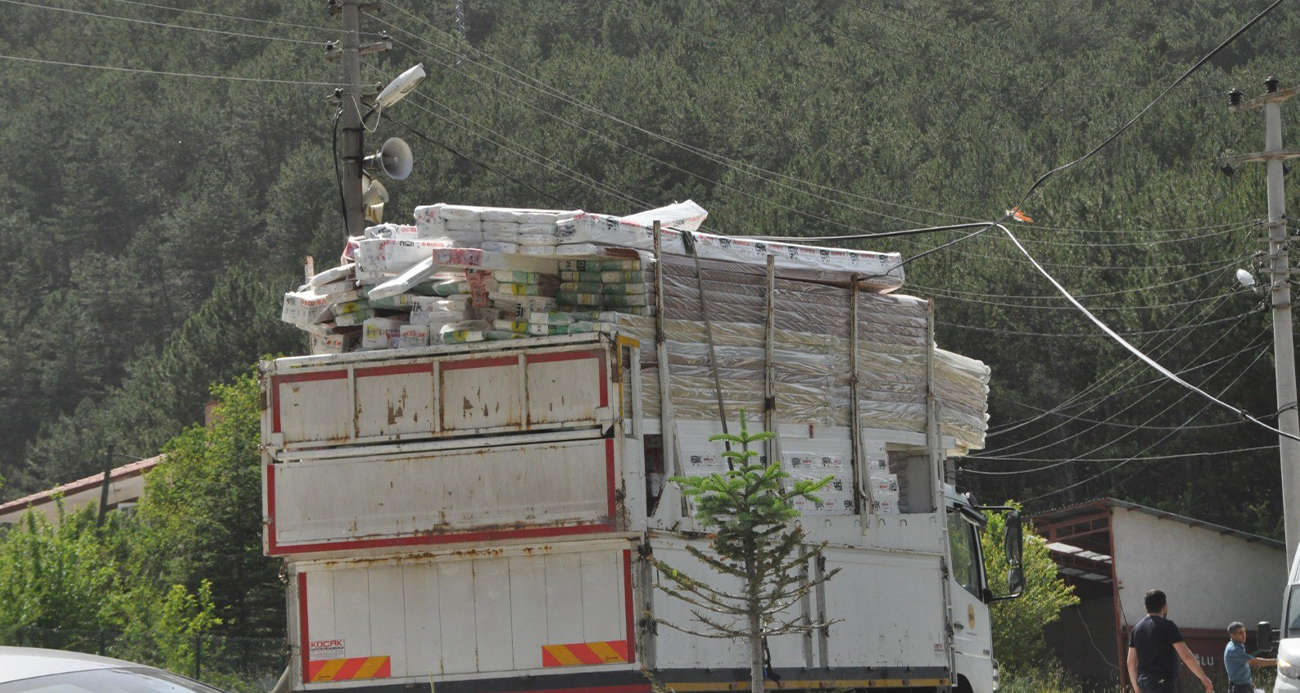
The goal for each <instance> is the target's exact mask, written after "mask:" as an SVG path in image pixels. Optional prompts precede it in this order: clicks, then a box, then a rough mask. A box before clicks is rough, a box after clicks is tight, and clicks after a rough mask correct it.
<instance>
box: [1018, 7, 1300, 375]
mask: <svg viewBox="0 0 1300 693" xmlns="http://www.w3.org/2000/svg"><path fill="white" fill-rule="evenodd" d="M1283 1H1284V0H1274V2H1273V3H1272V4H1271V5H1269V6H1268V7H1266V8H1264V10H1263V11H1262V12H1260V13H1259V14H1257V15H1255V17H1254V18H1253V19H1251V20H1250V21H1248V22H1246V23H1245V24H1244V25H1242V27H1241V28H1240V29H1237V30H1236V31H1235V32H1233V33H1232V35H1231V36H1229V37H1228V38H1226V39H1224V40H1223V42H1222V43H1220V44H1219V45H1218V46H1215V47H1214V50H1211V51H1210V52H1209V53H1206V54H1205V55H1204V56H1202V57H1201V59H1200V60H1197V61H1196V63H1195V64H1193V65H1192V66H1191V67H1189V68H1187V71H1186V72H1184V73H1183V74H1182V75H1180V76H1179V77H1178V79H1176V80H1174V81H1173V83H1172V84H1170V85H1169V86H1167V87H1165V88H1164V90H1163V91H1161V92H1160V93H1159V94H1158V95H1157V96H1156V98H1154V99H1152V101H1151V103H1149V104H1147V105H1146V106H1145V107H1143V109H1142V110H1140V111H1138V113H1137V115H1135V116H1133V117H1132V118H1131V119H1129V121H1128V122H1127V123H1124V125H1122V126H1120V128H1119V129H1118V130H1116V131H1115V132H1113V133H1111V135H1110V136H1109V137H1107V138H1106V139H1104V140H1102V142H1101V144H1098V145H1097V146H1095V147H1093V148H1092V149H1090V150H1089V151H1088V153H1086V154H1084V155H1083V156H1081V157H1079V158H1077V159H1075V160H1073V161H1070V162H1067V163H1065V164H1062V165H1060V166H1057V167H1056V168H1054V169H1052V170H1050V171H1048V172H1047V173H1044V174H1043V175H1042V176H1039V178H1038V180H1036V181H1034V184H1033V185H1031V186H1029V190H1028V191H1026V192H1025V195H1024V197H1022V198H1021V200H1020V204H1018V205H1016V207H1022V206H1024V204H1025V203H1026V202H1028V201H1029V198H1030V197H1032V196H1033V195H1034V193H1035V192H1037V191H1038V189H1039V188H1040V187H1041V186H1042V185H1043V184H1045V183H1046V182H1047V181H1048V180H1050V179H1052V178H1054V177H1055V176H1056V175H1057V174H1059V173H1061V172H1062V171H1065V170H1068V169H1070V168H1072V167H1074V166H1075V165H1077V164H1080V163H1082V162H1084V161H1087V160H1088V159H1090V158H1092V157H1093V155H1095V154H1096V153H1097V152H1100V151H1101V150H1102V149H1104V148H1106V146H1107V145H1109V144H1110V143H1111V142H1114V141H1115V140H1117V139H1119V136H1120V135H1123V134H1124V133H1125V132H1127V131H1128V129H1129V128H1131V127H1133V125H1134V124H1135V123H1137V122H1138V120H1140V119H1141V118H1142V116H1144V115H1146V114H1147V112H1148V111H1150V110H1151V109H1152V108H1154V107H1155V105H1156V104H1158V103H1160V101H1162V100H1163V99H1164V98H1165V96H1166V95H1168V94H1169V92H1171V91H1173V90H1174V89H1176V88H1178V85H1180V84H1182V83H1183V82H1185V81H1186V80H1187V78H1189V77H1191V76H1192V74H1194V73H1195V72H1197V71H1198V70H1200V69H1201V67H1202V66H1204V65H1205V64H1206V63H1208V62H1209V61H1210V59H1211V58H1213V57H1214V56H1216V55H1218V54H1219V52H1220V51H1222V50H1223V49H1224V48H1227V47H1228V46H1229V45H1230V44H1231V43H1232V42H1233V41H1236V40H1237V38H1238V37H1239V36H1241V35H1242V34H1244V33H1246V31H1247V30H1249V29H1250V28H1251V27H1252V26H1255V24H1256V23H1257V22H1259V20H1261V19H1263V18H1264V16H1265V15H1267V14H1268V13H1270V12H1272V11H1273V10H1274V8H1276V7H1277V6H1278V5H1281V4H1282V2H1283ZM1007 233H1008V234H1010V232H1009V231H1008V232H1007ZM1016 244H1017V245H1019V242H1018V241H1017V242H1016ZM1207 396H1208V395H1207Z"/></svg>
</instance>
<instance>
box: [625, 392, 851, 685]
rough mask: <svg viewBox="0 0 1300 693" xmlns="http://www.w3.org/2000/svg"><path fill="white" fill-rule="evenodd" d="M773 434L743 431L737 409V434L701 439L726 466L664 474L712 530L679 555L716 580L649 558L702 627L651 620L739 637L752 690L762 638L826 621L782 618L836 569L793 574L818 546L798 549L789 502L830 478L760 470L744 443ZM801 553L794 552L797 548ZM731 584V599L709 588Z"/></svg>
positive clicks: (810, 495)
mask: <svg viewBox="0 0 1300 693" xmlns="http://www.w3.org/2000/svg"><path fill="white" fill-rule="evenodd" d="M774 437H776V434H775V433H773V432H770V431H764V432H758V433H752V434H751V433H750V432H749V428H748V425H747V423H746V420H745V412H744V410H743V409H742V410H741V412H740V433H739V434H738V435H730V434H719V435H715V436H713V437H711V438H709V440H710V441H711V442H718V441H725V442H727V443H729V445H728V447H729V448H731V447H733V446H735V447H737V448H738V449H728V450H727V451H726V452H724V453H723V455H724V456H725V457H726V458H727V466H728V469H727V471H725V472H719V473H716V474H712V475H709V476H702V477H672V478H671V479H670V481H672V482H673V483H675V484H677V485H678V486H679V487H680V488H681V489H682V495H684V496H685V497H687V498H688V499H690V500H691V501H692V502H693V503H694V504H695V519H696V520H698V521H699V522H700V524H701V525H703V526H704V527H707V528H716V534H714V535H713V541H712V542H711V543H710V545H709V548H710V549H711V551H704V550H701V549H698V548H696V547H694V546H691V545H689V544H688V545H687V546H686V551H687V552H689V553H690V554H691V556H693V557H694V558H695V559H696V560H698V561H700V562H701V563H703V564H704V565H706V566H708V567H709V568H712V569H713V571H714V572H716V573H718V574H719V575H720V576H722V580H716V579H715V580H713V581H708V580H701V579H697V578H693V577H691V576H689V575H687V574H686V573H683V572H682V571H680V570H678V569H676V568H674V567H672V566H670V565H668V564H667V563H665V562H663V561H661V560H659V559H656V558H653V557H651V559H650V560H651V561H652V562H653V563H654V566H655V567H656V568H657V569H658V570H659V573H660V575H661V576H662V577H663V580H662V581H660V582H658V583H657V586H658V587H659V589H661V590H663V591H664V592H666V593H668V594H670V595H672V596H673V597H676V598H678V599H681V600H682V601H685V602H687V603H688V604H690V605H691V606H692V607H693V608H692V609H691V613H692V615H693V616H694V619H695V621H696V622H698V624H699V625H701V626H703V629H696V628H690V627H687V626H685V625H682V624H674V623H670V622H668V621H665V620H663V619H658V618H656V619H655V621H656V622H657V623H661V624H663V625H665V626H667V627H669V628H673V629H674V630H679V631H682V632H684V633H689V634H692V635H698V636H701V637H706V638H736V639H740V638H744V639H745V640H747V641H748V644H749V655H750V657H749V675H750V686H751V690H752V691H754V693H759V692H760V691H762V690H763V663H764V656H763V653H764V649H765V648H764V643H765V641H766V639H767V638H768V637H771V636H775V635H789V634H795V633H806V632H809V631H812V630H815V629H817V628H822V627H825V626H828V625H830V623H831V622H829V621H828V622H817V623H802V622H801V620H802V616H790V615H789V613H788V609H789V608H790V607H791V606H793V605H794V604H795V603H796V602H798V601H799V600H800V599H802V598H803V597H804V596H805V595H807V594H808V593H809V592H810V591H811V590H812V589H813V588H814V587H816V586H817V585H819V584H821V583H823V582H825V581H827V580H829V579H831V578H832V577H834V576H835V574H836V573H838V572H839V570H840V569H839V568H836V569H834V570H832V571H830V572H829V573H826V574H825V575H824V576H823V577H821V578H819V579H816V580H811V581H808V580H806V579H805V578H804V576H803V575H802V574H801V572H802V569H803V568H805V567H806V566H807V565H808V561H809V560H816V558H817V557H818V556H819V555H820V554H821V552H822V550H823V549H824V548H825V546H826V545H825V543H822V544H819V545H813V546H809V547H806V548H805V540H806V539H807V534H806V533H805V532H804V531H803V528H802V527H800V526H799V524H798V523H797V522H794V520H795V519H796V518H798V517H799V511H798V509H796V508H795V507H794V501H795V499H797V498H806V499H808V500H812V501H819V500H820V499H818V498H817V496H816V495H814V494H815V493H816V492H817V491H818V490H819V489H821V488H822V487H824V486H825V485H826V484H827V483H829V482H830V481H831V477H829V476H828V477H826V478H823V479H818V480H815V481H814V480H797V479H796V480H792V483H790V484H789V490H786V488H785V487H786V480H787V479H789V478H790V475H789V474H788V473H786V472H785V471H783V470H782V469H781V463H780V461H779V460H776V461H772V462H771V463H770V464H767V465H764V464H763V463H762V462H761V461H759V460H758V459H756V458H757V457H758V452H757V451H756V450H752V449H750V445H751V444H754V443H761V442H763V441H766V440H770V439H772V438H774ZM801 549H802V550H801ZM732 580H736V581H739V583H740V585H741V591H740V593H739V594H731V593H729V592H727V591H725V590H721V589H717V587H716V585H718V583H719V582H731V581H732Z"/></svg>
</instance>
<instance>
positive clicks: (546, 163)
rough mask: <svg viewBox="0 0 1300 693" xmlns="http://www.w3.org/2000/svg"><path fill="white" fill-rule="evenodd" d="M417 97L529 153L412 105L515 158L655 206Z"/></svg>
mask: <svg viewBox="0 0 1300 693" xmlns="http://www.w3.org/2000/svg"><path fill="white" fill-rule="evenodd" d="M416 95H417V96H420V97H422V98H424V99H426V100H427V101H429V102H430V103H432V104H433V105H435V106H438V107H439V108H442V109H443V110H446V111H448V112H450V113H452V114H455V115H457V116H459V117H461V118H463V119H465V120H466V121H468V122H470V123H472V124H474V125H475V126H477V127H479V128H482V129H483V130H486V131H487V132H489V133H491V134H493V135H495V136H497V137H499V138H501V139H502V140H504V141H505V142H510V143H513V144H514V145H515V146H516V147H519V148H521V149H523V150H525V151H526V152H528V154H525V153H524V152H521V151H519V150H518V149H514V148H512V147H511V146H510V145H509V144H505V143H503V142H500V141H498V140H494V139H492V138H489V137H485V136H483V135H480V134H479V133H477V132H475V131H473V130H471V129H470V128H469V127H467V126H465V125H462V124H460V123H457V122H456V121H454V120H451V119H449V118H447V117H445V116H442V115H440V114H438V113H434V112H433V111H431V110H429V109H428V108H425V107H423V106H421V105H419V104H418V103H415V104H412V105H413V106H414V107H415V108H417V109H419V110H421V111H424V112H425V113H428V114H429V115H431V116H433V117H435V118H437V119H439V120H441V121H443V122H445V123H447V124H449V125H451V126H453V127H456V128H459V129H461V130H463V131H465V132H466V133H468V134H470V135H472V136H473V137H476V138H478V139H481V140H483V141H486V142H489V143H491V144H493V145H495V146H497V147H499V148H501V149H503V150H505V151H507V152H510V153H511V154H514V155H515V156H518V157H520V158H522V159H524V160H525V161H528V162H530V163H533V164H536V165H538V166H542V167H544V168H546V169H547V170H550V171H554V172H556V173H559V174H560V175H562V176H565V177H567V178H569V179H571V180H574V181H576V182H577V183H579V184H581V185H585V186H587V187H589V188H591V189H593V190H595V191H596V192H599V193H602V194H604V195H607V196H609V197H612V198H614V199H616V200H619V201H620V202H625V203H629V204H633V205H638V206H640V207H643V208H646V207H651V206H653V205H651V204H650V203H648V202H645V201H643V200H639V199H637V198H636V197H634V196H631V195H628V194H626V193H624V192H622V191H620V190H618V189H617V188H614V187H613V186H610V185H608V184H606V183H602V182H600V181H596V180H594V179H591V178H590V177H589V176H586V175H584V174H582V173H580V172H577V171H575V170H573V169H570V168H569V167H567V166H564V165H563V164H560V163H559V162H556V161H554V160H553V159H549V158H547V157H546V156H545V155H543V154H541V153H539V152H537V151H536V150H534V149H531V148H529V147H527V146H524V145H520V144H518V142H516V141H515V140H512V139H510V138H509V137H506V136H505V135H502V134H501V133H499V132H496V131H495V130H492V129H491V128H488V127H487V126H484V125H483V124H481V123H479V122H478V121H475V120H473V119H472V118H469V117H468V116H466V115H464V114H463V113H460V112H458V111H456V110H455V109H452V108H450V107H448V106H446V105H445V104H443V103H441V102H440V101H438V100H437V99H434V98H433V97H428V96H424V94H422V93H420V92H416ZM530 154H531V156H530ZM533 157H536V158H533ZM538 159H541V161H538Z"/></svg>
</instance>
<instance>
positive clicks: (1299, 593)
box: [1256, 554, 1300, 693]
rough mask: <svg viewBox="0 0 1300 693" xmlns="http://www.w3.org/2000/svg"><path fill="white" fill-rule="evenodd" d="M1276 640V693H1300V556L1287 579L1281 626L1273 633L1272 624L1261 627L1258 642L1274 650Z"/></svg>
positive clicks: (1263, 646) (1274, 691)
mask: <svg viewBox="0 0 1300 693" xmlns="http://www.w3.org/2000/svg"><path fill="white" fill-rule="evenodd" d="M1275 635H1276V636H1277V637H1278V638H1280V639H1279V640H1277V678H1276V679H1275V680H1274V683H1273V693H1300V554H1297V555H1296V558H1295V560H1294V561H1293V562H1292V564H1291V571H1290V573H1289V574H1288V576H1287V586H1286V593H1285V594H1284V595H1283V600H1282V627H1281V628H1280V629H1278V630H1274V629H1273V627H1272V625H1271V624H1268V623H1261V624H1259V635H1258V639H1257V640H1256V642H1257V643H1259V645H1258V646H1259V648H1260V649H1271V648H1270V647H1269V646H1270V645H1271V644H1272V642H1273V639H1274V636H1275Z"/></svg>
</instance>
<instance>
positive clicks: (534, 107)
mask: <svg viewBox="0 0 1300 693" xmlns="http://www.w3.org/2000/svg"><path fill="white" fill-rule="evenodd" d="M394 7H396V5H394ZM399 9H401V8H399ZM403 11H405V10H403ZM407 13H408V14H410V13H409V11H408V12H407ZM411 16H414V15H411ZM417 19H418V17H417ZM376 21H379V22H380V23H381V24H384V25H385V26H388V27H390V28H392V29H394V30H396V31H400V32H402V33H405V34H409V35H413V36H416V37H417V38H419V39H420V40H422V41H424V42H426V43H429V44H430V45H433V46H434V47H435V48H438V49H439V50H442V51H444V52H447V53H450V54H452V55H455V56H459V57H465V56H462V54H460V53H457V52H455V51H453V50H451V49H447V48H443V47H442V46H438V45H437V44H434V43H432V42H431V41H428V40H427V39H425V38H423V37H420V36H418V35H415V34H412V33H411V32H409V31H406V30H405V29H403V28H401V27H399V26H397V25H394V24H391V23H388V22H385V21H384V20H380V19H377V20H376ZM432 28H434V29H435V30H436V31H439V32H440V33H445V32H441V31H440V30H438V29H437V28H436V27H432ZM393 42H394V43H396V44H398V45H400V46H402V47H404V48H407V49H408V50H411V51H412V52H414V53H416V54H418V55H422V56H424V57H426V58H428V59H429V60H431V61H432V62H434V63H436V64H438V65H440V66H442V67H445V68H447V69H448V70H454V71H460V72H461V73H462V74H465V76H466V77H468V78H469V79H470V80H472V81H474V82H476V83H478V84H479V85H481V86H483V87H485V88H487V89H489V90H492V91H495V92H497V93H500V94H502V95H504V96H506V97H507V98H509V99H512V100H514V101H516V102H518V103H520V104H521V105H523V106H525V107H527V108H529V109H532V110H534V111H536V112H538V113H540V114H542V115H544V116H546V117H549V118H552V119H555V120H558V121H560V122H562V123H565V124H566V125H569V126H570V127H573V128H576V129H578V130H581V131H583V132H586V133H588V134H591V135H593V136H595V137H598V138H600V139H602V140H604V141H606V142H608V143H610V144H612V145H614V146H616V147H619V148H620V149H623V150H626V151H628V152H630V153H633V154H635V155H638V156H641V157H643V158H646V159H649V160H651V161H653V162H655V163H657V164H659V165H662V166H666V167H668V168H672V169H674V170H676V171H679V172H681V173H684V174H686V175H689V176H692V177H694V178H697V179H699V180H702V181H704V182H707V183H710V184H712V185H714V186H716V187H718V188H721V189H724V190H730V191H733V192H736V193H738V194H740V195H742V196H745V197H747V198H750V199H752V200H755V201H757V202H760V203H764V204H766V205H768V206H772V207H776V208H778V209H783V210H786V211H790V212H793V213H795V214H799V215H801V216H804V217H807V218H810V219H813V220H816V221H821V222H824V223H828V224H832V225H836V226H841V227H845V228H853V227H852V226H851V225H849V224H846V223H843V222H839V221H836V220H833V219H829V218H827V217H822V216H818V215H815V214H812V213H809V212H805V211H803V210H800V209H797V208H793V207H789V206H787V205H782V204H779V203H777V202H775V201H773V200H771V199H768V198H763V197H760V196H757V195H755V194H753V193H750V192H748V191H745V190H741V189H739V188H736V187H734V186H731V185H728V184H726V183H721V182H720V181H716V180H714V179H711V178H708V177H705V176H701V175H700V174H697V173H694V172H692V171H689V170H686V169H684V168H681V167H680V166H676V165H674V164H671V163H669V162H666V161H664V160H662V159H659V158H657V157H654V156H651V155H649V154H646V153H645V152H643V151H641V150H639V149H637V148H633V147H629V146H627V145H624V144H622V143H621V142H618V141H617V140H614V139H612V138H610V137H608V136H606V135H604V134H602V133H599V132H596V131H594V130H591V129H589V128H585V127H583V126H581V125H579V124H577V123H575V122H573V121H571V120H569V119H567V118H564V117H562V116H560V115H557V114H555V113H553V112H551V111H548V110H545V109H542V108H540V107H539V106H537V105H536V104H533V103H531V102H529V101H526V100H524V99H521V98H520V97H519V96H518V95H516V94H513V93H511V92H509V91H505V90H502V89H500V88H498V87H496V86H494V85H492V84H489V83H487V82H484V81H482V80H480V79H478V78H477V77H474V76H473V75H469V74H468V73H465V72H464V71H463V70H460V68H458V67H457V66H455V65H452V64H449V63H445V62H442V61H440V60H438V59H437V58H435V57H433V56H432V55H430V54H428V53H426V52H424V51H421V50H419V49H418V48H416V47H414V46H412V45H410V44H407V43H405V42H402V41H399V40H396V39H393ZM474 50H475V51H476V52H479V53H482V51H477V49H474ZM484 55H486V54H484ZM487 57H488V58H491V56H487ZM492 59H493V60H495V59H494V58H492ZM467 61H468V62H471V63H474V64H480V63H478V62H477V61H474V60H473V59H468V58H467ZM497 62H500V61H497ZM503 64H504V63H503ZM507 67H508V66H507ZM488 69H489V70H491V68H488ZM511 69H512V70H513V69H514V68H511ZM492 71H493V72H494V73H496V74H498V75H501V76H503V77H505V78H506V79H511V80H512V81H515V82H518V83H521V84H524V86H529V87H531V88H534V89H538V90H539V91H540V90H541V89H539V88H538V87H533V86H532V85H529V84H526V83H522V82H520V80H518V79H515V78H513V77H510V76H509V75H505V74H503V73H501V72H500V71H498V70H492ZM515 71H516V72H517V70H515ZM521 74H522V73H521ZM530 79H531V78H530ZM560 94H562V95H563V93H562V92H560ZM563 96H564V97H566V98H569V99H571V97H568V96H567V95H563ZM582 106H583V107H585V108H587V109H588V110H594V111H595V112H598V113H600V114H603V115H605V116H606V117H610V118H615V117H614V116H610V115H609V114H605V113H604V112H603V111H599V109H594V108H593V107H590V106H586V105H585V104H582ZM615 119H616V118H615ZM616 120H617V119H616ZM620 122H623V123H625V124H627V125H629V126H630V127H637V126H634V125H632V124H630V123H626V121H620ZM638 129H640V128H638ZM645 132H646V133H647V134H651V135H654V134H655V133H652V132H650V131H645ZM668 139H669V140H670V139H671V138H668ZM672 142H676V141H675V140H673V141H672ZM676 144H678V145H681V143H676ZM681 146H686V147H689V145H681ZM700 151H703V150H700ZM708 154H710V153H708V152H705V153H704V154H702V155H708ZM785 187H788V186H785ZM821 199H825V200H827V201H829V202H833V203H836V204H841V205H842V206H848V207H849V208H851V209H854V210H857V211H862V212H866V213H871V214H876V215H878V216H885V217H888V218H891V219H895V220H898V221H908V220H906V219H903V218H901V217H894V216H892V215H886V214H884V213H881V212H876V211H874V210H867V209H863V208H858V207H853V206H852V205H843V203H839V202H837V201H835V200H831V199H830V198H821ZM946 216H951V215H946ZM1009 217H1010V215H1004V217H1003V218H1002V219H1000V220H999V222H998V223H1000V222H1001V221H1005V220H1006V219H1007V218H1009ZM985 223H986V224H987V222H985ZM957 227H958V228H969V226H968V225H958V226H957ZM946 228H947V227H937V229H940V230H942V229H946ZM985 230H987V227H983V228H981V229H980V230H979V231H976V232H974V233H972V234H968V235H967V236H964V237H962V238H959V239H956V240H954V241H949V242H948V243H945V244H943V245H940V246H939V247H937V248H931V249H929V250H926V251H924V252H921V253H918V254H917V255H915V256H912V257H908V258H906V259H904V260H902V261H901V262H900V263H899V265H896V266H895V269H896V268H898V267H902V266H905V265H907V264H909V263H911V262H913V261H915V260H919V259H921V258H923V257H926V256H928V255H930V254H932V253H935V252H938V251H940V250H943V249H945V248H947V247H950V246H952V245H955V244H957V243H960V242H961V241H963V240H966V239H967V238H970V237H973V236H977V235H979V234H980V233H983V231H985ZM787 240H788V239H787ZM959 252H961V251H959ZM964 254H969V255H972V256H974V257H983V258H991V259H1006V260H1008V261H1013V262H1024V260H1021V259H1019V258H995V257H993V256H982V255H978V254H970V253H964ZM1049 264H1050V266H1053V267H1064V268H1071V269H1129V268H1128V267H1121V268H1115V267H1105V266H1092V265H1064V264H1051V263H1049ZM1201 264H1204V263H1201ZM1187 266H1192V265H1188V264H1181V265H1171V266H1168V267H1179V268H1182V267H1187ZM1146 267H1147V268H1150V269H1157V268H1160V267H1161V266H1150V265H1148V266H1146Z"/></svg>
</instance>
